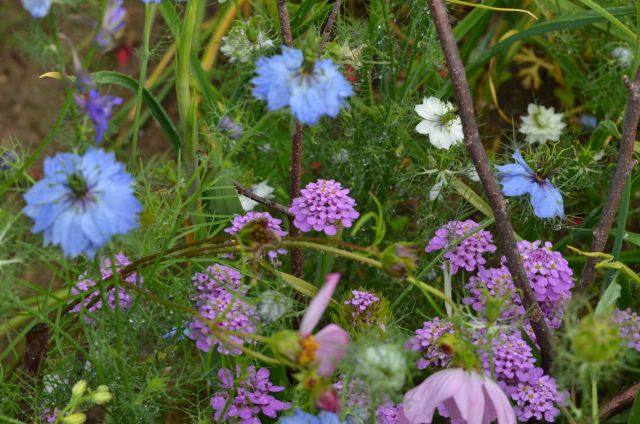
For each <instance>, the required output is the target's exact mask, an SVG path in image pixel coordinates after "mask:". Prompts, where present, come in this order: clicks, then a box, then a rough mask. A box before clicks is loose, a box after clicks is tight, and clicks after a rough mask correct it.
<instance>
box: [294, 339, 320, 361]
mask: <svg viewBox="0 0 640 424" xmlns="http://www.w3.org/2000/svg"><path fill="white" fill-rule="evenodd" d="M318 347H320V345H319V344H318V342H316V339H315V338H314V337H313V335H309V336H308V337H305V338H304V339H302V340H300V348H301V352H300V355H299V356H298V363H299V364H300V365H302V366H305V365H307V364H309V363H310V362H314V361H315V360H316V351H317V350H318Z"/></svg>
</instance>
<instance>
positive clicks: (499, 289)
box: [462, 265, 526, 319]
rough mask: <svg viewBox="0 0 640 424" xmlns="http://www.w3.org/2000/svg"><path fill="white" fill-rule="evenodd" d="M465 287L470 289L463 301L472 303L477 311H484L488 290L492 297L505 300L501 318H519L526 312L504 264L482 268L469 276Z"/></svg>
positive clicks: (468, 303) (467, 303)
mask: <svg viewBox="0 0 640 424" xmlns="http://www.w3.org/2000/svg"><path fill="white" fill-rule="evenodd" d="M465 287H466V288H467V289H468V290H469V296H468V297H466V298H464V299H463V300H462V302H463V303H464V304H465V305H471V307H472V308H473V309H474V310H475V311H477V312H482V313H484V311H485V308H486V305H487V301H488V299H487V296H486V293H487V292H488V294H489V295H490V296H491V297H493V298H496V299H501V300H503V301H504V302H505V303H504V304H503V307H502V309H501V311H500V318H502V319H512V318H519V317H521V316H523V315H524V314H525V312H526V311H525V309H524V307H523V306H522V301H521V300H520V296H519V295H518V292H517V291H516V288H515V286H514V284H513V281H512V280H511V274H510V273H509V270H508V269H507V267H506V266H504V265H503V266H501V267H500V268H480V269H479V270H478V274H477V275H475V276H472V277H470V278H469V282H468V283H467V285H466V286H465ZM485 290H486V291H485Z"/></svg>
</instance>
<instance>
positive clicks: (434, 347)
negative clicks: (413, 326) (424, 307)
mask: <svg viewBox="0 0 640 424" xmlns="http://www.w3.org/2000/svg"><path fill="white" fill-rule="evenodd" d="M444 334H453V324H452V323H451V322H449V321H444V320H441V319H440V318H437V317H436V318H434V319H433V320H432V321H425V322H424V323H423V325H422V328H419V329H417V330H416V332H415V335H414V336H413V337H411V338H410V339H409V341H408V342H407V346H406V347H407V349H411V350H413V351H415V352H420V353H421V354H422V358H420V359H418V361H417V362H416V366H417V367H418V369H420V370H423V369H425V368H427V367H437V368H444V367H446V366H447V365H449V363H450V362H451V359H452V357H451V355H449V354H446V353H445V352H443V351H442V349H440V346H439V345H438V339H439V338H440V337H442V335H444Z"/></svg>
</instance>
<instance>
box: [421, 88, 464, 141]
mask: <svg viewBox="0 0 640 424" xmlns="http://www.w3.org/2000/svg"><path fill="white" fill-rule="evenodd" d="M415 111H416V113H417V114H418V115H420V117H421V118H422V119H423V121H421V122H420V123H419V124H418V125H417V126H416V131H418V132H419V133H420V134H425V135H428V136H429V141H430V142H431V144H433V145H434V146H435V147H437V148H439V149H446V150H449V148H450V147H451V146H453V145H455V144H458V143H460V142H461V141H462V140H463V139H464V134H463V133H462V122H461V121H460V117H459V116H458V115H457V114H456V113H455V108H454V107H453V105H452V104H451V103H450V102H446V103H445V102H443V101H441V100H440V99H438V98H436V97H429V98H428V99H427V98H425V99H424V100H423V101H422V104H419V105H416V107H415Z"/></svg>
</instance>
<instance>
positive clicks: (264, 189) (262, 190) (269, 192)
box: [239, 181, 274, 212]
mask: <svg viewBox="0 0 640 424" xmlns="http://www.w3.org/2000/svg"><path fill="white" fill-rule="evenodd" d="M273 190H274V188H273V187H271V186H270V185H269V184H267V181H263V182H261V183H260V184H256V185H254V186H252V187H251V191H252V192H253V194H255V195H257V196H260V197H263V198H265V199H272V198H273ZM239 197H240V204H241V205H242V209H244V210H245V212H249V211H252V210H253V208H255V207H256V206H257V205H258V202H256V201H255V200H251V199H249V198H248V197H246V196H242V195H241V196H239Z"/></svg>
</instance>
